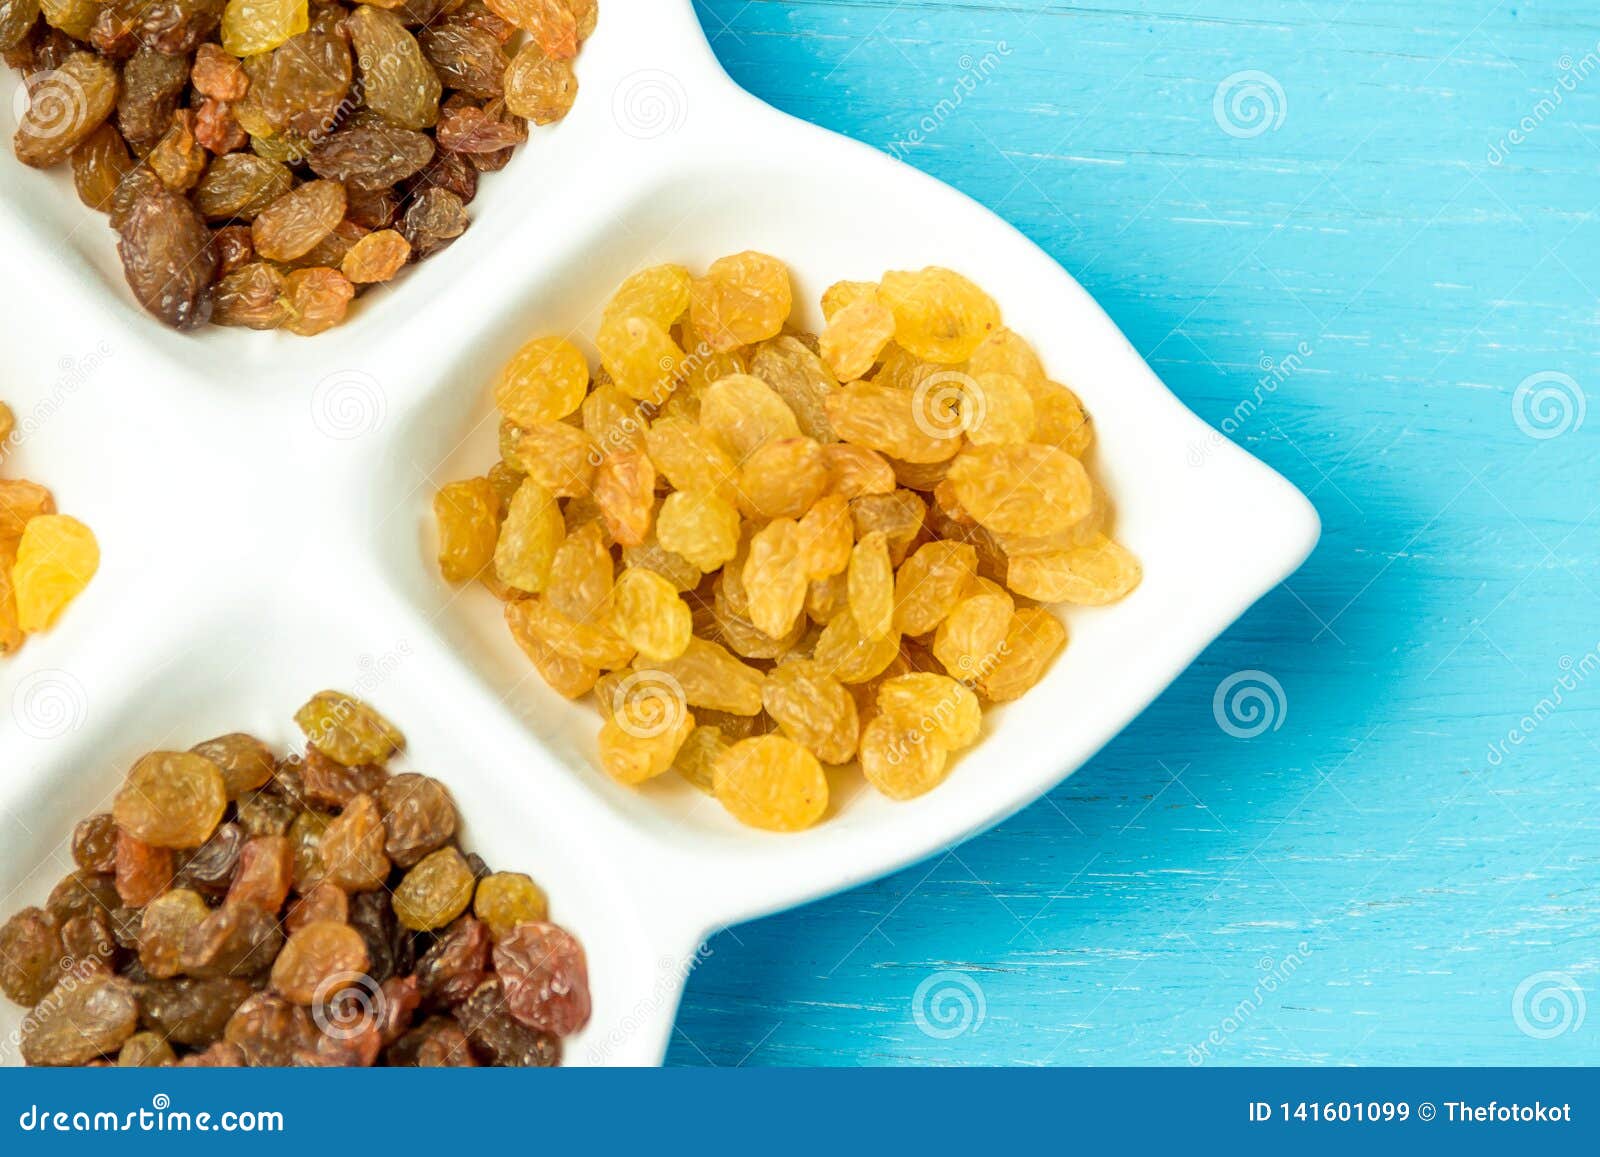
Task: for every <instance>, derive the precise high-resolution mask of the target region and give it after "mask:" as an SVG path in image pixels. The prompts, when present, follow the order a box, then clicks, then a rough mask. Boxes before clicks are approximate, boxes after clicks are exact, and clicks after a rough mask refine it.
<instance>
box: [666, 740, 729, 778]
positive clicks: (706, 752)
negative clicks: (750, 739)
mask: <svg viewBox="0 0 1600 1157" xmlns="http://www.w3.org/2000/svg"><path fill="white" fill-rule="evenodd" d="M729 746H730V744H729V742H728V740H727V738H726V737H725V736H724V735H723V734H722V728H720V727H712V726H708V725H702V726H698V727H696V728H695V729H694V730H693V731H691V732H689V738H687V739H685V740H684V741H683V746H682V747H680V748H678V757H677V758H676V759H675V760H673V763H672V767H673V770H674V771H676V772H677V773H678V774H679V775H681V776H683V778H684V779H686V780H688V781H689V782H690V783H692V784H694V786H695V787H697V788H699V789H700V790H701V791H703V792H705V793H706V794H707V795H711V794H713V793H714V792H715V790H716V789H715V785H714V782H713V779H712V771H711V769H712V767H713V766H714V765H715V764H716V762H717V757H718V756H720V755H721V754H722V753H723V752H724V751H726V750H727V749H728V747H729Z"/></svg>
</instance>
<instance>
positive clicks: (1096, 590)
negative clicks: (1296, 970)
mask: <svg viewBox="0 0 1600 1157" xmlns="http://www.w3.org/2000/svg"><path fill="white" fill-rule="evenodd" d="M1142 574H1143V571H1142V570H1141V568H1140V566H1139V560H1138V559H1136V558H1135V557H1134V556H1133V554H1132V552H1131V551H1129V550H1128V548H1127V547H1125V546H1123V545H1122V544H1120V543H1118V542H1115V541H1113V540H1112V539H1109V538H1107V537H1106V536H1105V535H1103V534H1098V535H1095V536H1094V538H1093V539H1092V540H1091V541H1090V542H1088V543H1086V544H1084V545H1083V546H1078V547H1073V548H1072V549H1070V550H1062V551H1053V552H1050V553H1047V554H1036V555H1021V556H1017V557H1013V558H1011V560H1010V562H1009V564H1008V566H1007V569H1006V585H1007V586H1008V587H1010V588H1011V589H1012V590H1014V591H1016V592H1017V594H1019V595H1022V596H1023V597H1024V598H1029V599H1038V600H1039V601H1040V602H1047V603H1075V604H1077V605H1079V606H1085V607H1098V606H1104V605H1105V604H1107V603H1114V602H1116V601H1117V600H1118V599H1121V598H1123V597H1124V596H1125V595H1127V593H1128V592H1129V591H1131V590H1133V588H1134V587H1136V586H1138V585H1139V579H1140V577H1141V576H1142Z"/></svg>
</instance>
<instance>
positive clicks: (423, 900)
mask: <svg viewBox="0 0 1600 1157" xmlns="http://www.w3.org/2000/svg"><path fill="white" fill-rule="evenodd" d="M475 886H476V880H475V879H474V878H473V875H472V869H471V868H469V867H468V866H467V862H466V860H464V859H463V858H462V856H461V853H460V852H458V851H456V849H455V848H448V847H447V848H440V849H439V850H438V851H436V852H430V853H429V854H428V855H426V856H424V857H423V858H422V859H421V860H419V861H418V862H417V864H416V866H415V867H413V868H412V869H411V870H410V871H408V872H407V873H406V874H405V878H404V879H402V880H401V881H400V884H399V886H398V887H396V888H395V890H394V914H395V918H396V919H398V920H399V921H400V923H401V924H402V925H404V926H405V927H407V928H411V929H414V930H416V931H418V932H428V931H431V930H433V929H435V928H442V927H444V926H445V925H446V924H448V923H450V921H452V920H454V919H455V918H456V917H457V916H459V915H461V913H462V912H464V911H466V909H467V905H468V904H470V903H472V893H473V890H474V888H475Z"/></svg>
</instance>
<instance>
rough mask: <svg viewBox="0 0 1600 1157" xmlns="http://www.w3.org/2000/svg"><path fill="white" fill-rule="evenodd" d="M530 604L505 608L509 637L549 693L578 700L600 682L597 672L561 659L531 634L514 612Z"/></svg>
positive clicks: (566, 657)
mask: <svg viewBox="0 0 1600 1157" xmlns="http://www.w3.org/2000/svg"><path fill="white" fill-rule="evenodd" d="M531 601H532V600H529V599H518V600H515V601H513V602H509V603H507V604H506V608H505V616H506V626H507V627H509V628H510V630H511V637H512V638H513V639H515V640H516V643H517V646H519V647H521V648H522V653H523V654H524V655H526V656H528V659H529V661H530V662H532V663H533V666H534V669H535V670H537V671H538V672H539V676H540V678H542V679H543V680H544V681H545V683H547V684H548V685H549V686H550V688H551V690H553V691H555V693H556V694H558V695H561V696H563V697H564V698H567V699H581V698H582V697H583V696H585V695H587V694H588V693H589V691H590V689H591V688H593V687H594V685H595V682H596V681H597V680H598V679H599V678H600V669H599V668H598V667H591V666H589V665H588V664H587V663H585V662H583V661H582V660H581V659H574V658H572V657H571V656H570V655H563V654H562V653H561V652H559V651H557V650H556V649H555V648H554V647H552V646H551V645H550V644H549V643H548V642H546V641H545V639H544V637H543V636H542V635H537V634H535V633H534V632H533V631H532V630H530V629H529V625H528V621H527V617H526V616H525V615H524V614H523V613H522V612H521V611H518V610H514V609H513V608H515V607H518V606H520V604H521V603H523V602H531Z"/></svg>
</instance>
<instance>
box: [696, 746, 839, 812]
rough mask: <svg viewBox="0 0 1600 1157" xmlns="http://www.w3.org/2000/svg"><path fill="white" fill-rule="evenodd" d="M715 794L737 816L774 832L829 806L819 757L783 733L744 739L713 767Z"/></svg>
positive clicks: (729, 749)
mask: <svg viewBox="0 0 1600 1157" xmlns="http://www.w3.org/2000/svg"><path fill="white" fill-rule="evenodd" d="M712 780H713V785H714V788H715V791H716V795H717V799H718V800H719V801H720V802H721V803H722V806H723V807H725V808H727V809H728V811H729V812H730V813H732V815H733V816H734V818H736V819H738V820H739V821H740V822H742V823H746V824H749V825H750V826H751V827H756V828H763V829H765V830H767V831H773V832H798V831H802V830H804V829H805V828H808V827H810V826H811V825H812V824H814V823H816V822H817V821H818V820H819V819H821V818H822V813H823V812H825V811H827V810H828V779H827V776H825V775H824V774H823V771H822V765H821V764H820V763H818V762H817V757H816V756H814V755H812V754H811V752H809V751H807V750H806V749H805V748H804V747H802V746H800V745H799V744H798V743H796V742H794V740H792V739H786V738H784V737H783V736H781V735H761V736H757V737H755V738H753V739H744V740H740V741H739V742H738V743H735V744H734V745H733V746H732V747H730V748H728V750H726V751H724V752H723V753H722V754H721V755H720V756H718V757H717V761H716V763H715V764H714V765H713V767H712Z"/></svg>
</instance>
